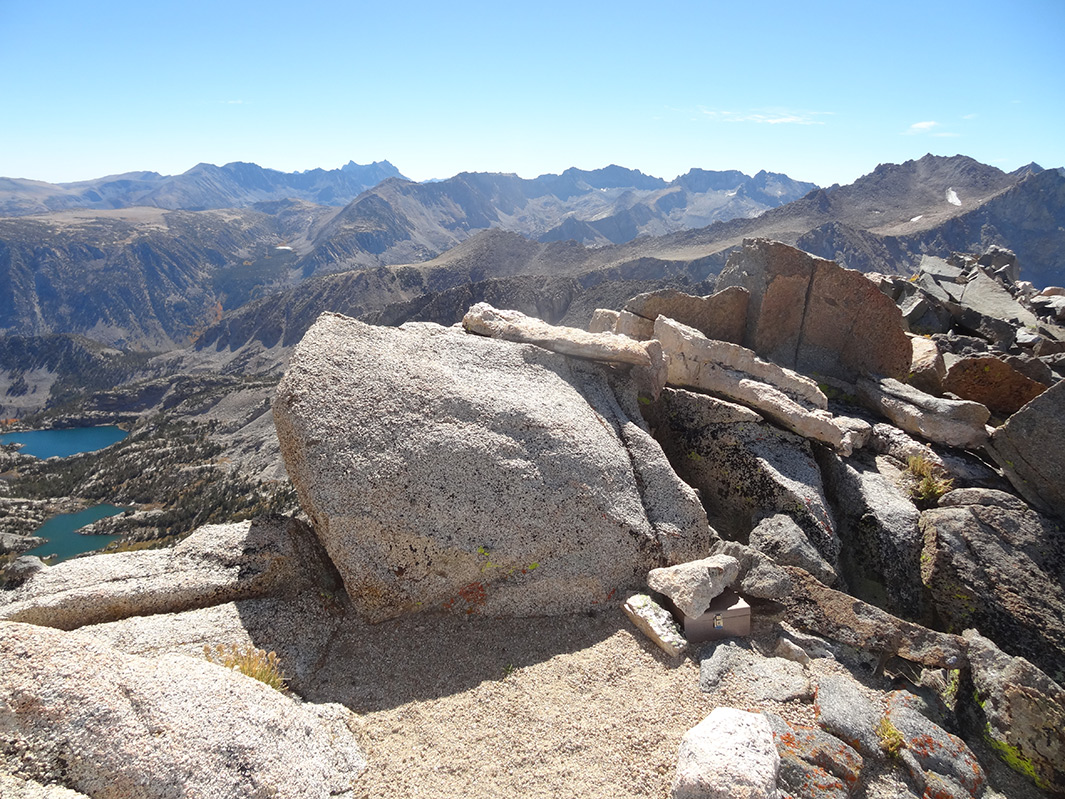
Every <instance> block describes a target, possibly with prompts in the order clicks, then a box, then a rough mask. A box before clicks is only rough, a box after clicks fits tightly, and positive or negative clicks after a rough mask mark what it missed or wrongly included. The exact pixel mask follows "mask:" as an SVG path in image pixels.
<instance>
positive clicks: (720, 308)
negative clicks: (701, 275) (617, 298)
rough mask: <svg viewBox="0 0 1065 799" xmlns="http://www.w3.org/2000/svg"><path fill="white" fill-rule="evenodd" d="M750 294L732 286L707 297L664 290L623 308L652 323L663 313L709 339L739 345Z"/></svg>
mask: <svg viewBox="0 0 1065 799" xmlns="http://www.w3.org/2000/svg"><path fill="white" fill-rule="evenodd" d="M749 297H750V295H749V294H748V292H747V291H746V290H744V289H742V288H738V287H735V286H733V287H732V288H727V289H725V290H724V291H719V292H717V293H716V294H711V295H710V296H708V297H695V296H693V295H691V294H683V293H681V292H679V291H675V290H673V289H663V290H662V291H652V292H649V293H647V294H639V295H637V296H635V297H633V298H632V299H631V300H629V301H628V302H627V303H625V310H626V311H628V312H630V313H633V314H636V315H637V316H641V317H643V318H644V319H650V320H651V322H652V323H653V322H654V320H655V319H657V318H658V317H659V316H665V317H668V318H669V319H672V320H674V321H675V322H680V323H681V324H682V325H687V326H688V327H694V328H695V329H696V330H698V331H699V332H700V333H702V334H703V335H704V336H706V337H707V338H709V339H716V340H717V341H730V342H732V343H733V344H741V343H742V342H743V331H744V329H745V327H746V324H747V302H748V299H749ZM619 332H622V331H619Z"/></svg>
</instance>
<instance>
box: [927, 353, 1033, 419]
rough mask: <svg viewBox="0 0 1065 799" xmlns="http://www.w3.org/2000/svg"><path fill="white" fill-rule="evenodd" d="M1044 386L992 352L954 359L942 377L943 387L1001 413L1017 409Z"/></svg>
mask: <svg viewBox="0 0 1065 799" xmlns="http://www.w3.org/2000/svg"><path fill="white" fill-rule="evenodd" d="M1046 388H1047V387H1046V386H1045V385H1043V384H1042V383H1040V382H1038V381H1035V380H1033V379H1032V378H1030V377H1028V376H1027V375H1024V374H1022V373H1021V372H1019V371H1017V370H1016V369H1014V368H1013V367H1012V366H1010V364H1008V363H1007V362H1006V361H1004V360H1002V359H1001V358H996V357H995V356H993V355H985V356H982V357H979V356H977V357H969V358H961V359H959V360H958V361H955V362H954V363H953V364H951V366H950V369H948V370H947V376H946V379H945V380H944V381H943V390H944V391H949V392H950V393H951V394H956V395H957V396H959V397H961V398H962V399H966V400H972V401H973V402H979V403H980V404H981V405H986V406H987V409H988V410H989V411H991V412H992V413H996V414H999V415H1000V416H1009V415H1010V414H1011V413H1016V412H1017V411H1019V410H1020V409H1021V408H1023V407H1024V406H1025V405H1027V404H1028V403H1029V402H1031V401H1032V400H1034V399H1035V398H1036V397H1038V396H1039V395H1040V394H1042V393H1043V392H1044V391H1046Z"/></svg>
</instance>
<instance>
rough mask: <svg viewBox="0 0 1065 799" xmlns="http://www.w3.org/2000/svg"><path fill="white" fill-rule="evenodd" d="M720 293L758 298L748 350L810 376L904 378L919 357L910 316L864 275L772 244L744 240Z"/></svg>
mask: <svg viewBox="0 0 1065 799" xmlns="http://www.w3.org/2000/svg"><path fill="white" fill-rule="evenodd" d="M717 286H718V288H719V289H724V288H728V287H730V286H741V287H743V288H746V289H747V290H748V291H749V292H750V303H749V305H748V310H747V330H746V333H745V335H744V339H743V344H744V346H746V347H749V348H750V349H752V350H754V351H755V352H757V353H758V354H759V355H761V356H762V357H764V358H768V359H769V360H771V361H774V362H776V363H779V364H781V365H782V366H787V367H789V368H792V369H797V370H799V371H801V372H804V373H806V374H822V375H828V376H832V377H836V378H839V379H842V380H847V381H849V382H854V380H856V379H857V378H858V377H859V376H860V375H883V376H886V377H894V378H897V379H900V380H901V379H904V378H905V377H906V375H907V374H908V373H909V371H910V361H911V359H912V352H911V347H910V341H909V339H908V338H907V337H906V334H905V332H904V328H903V323H902V312H901V311H900V310H899V308H898V307H897V306H896V305H895V303H894V302H893V301H892V300H891V298H890V297H888V296H887V295H885V294H882V293H881V292H880V290H879V289H878V288H877V287H876V284H874V283H873V282H872V281H871V280H868V279H867V278H866V277H865V276H864V275H863V274H862V273H861V272H857V271H854V270H851V269H843V268H842V267H840V266H839V265H838V264H836V263H835V262H834V261H826V260H824V259H823V258H817V257H816V256H813V255H810V254H808V253H805V252H803V251H802V250H797V249H795V248H794V247H789V246H788V245H786V244H781V243H780V242H776V241H770V240H768V239H744V242H743V248H742V249H741V250H738V251H736V252H734V253H733V254H732V255H730V256H729V259H728V263H727V264H726V265H725V268H724V269H723V270H722V272H721V276H720V277H719V278H718V282H717Z"/></svg>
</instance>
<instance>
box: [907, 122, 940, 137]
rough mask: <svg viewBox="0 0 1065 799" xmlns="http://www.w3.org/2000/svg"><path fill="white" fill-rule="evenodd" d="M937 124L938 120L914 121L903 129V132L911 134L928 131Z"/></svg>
mask: <svg viewBox="0 0 1065 799" xmlns="http://www.w3.org/2000/svg"><path fill="white" fill-rule="evenodd" d="M938 125H939V123H938V122H932V121H928V122H914V123H913V124H912V125H910V126H909V127H908V128H906V130H904V131H903V134H904V135H906V136H913V135H914V134H917V133H928V132H930V131H931V130H932V128H934V127H937V126H938Z"/></svg>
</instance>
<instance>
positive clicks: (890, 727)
mask: <svg viewBox="0 0 1065 799" xmlns="http://www.w3.org/2000/svg"><path fill="white" fill-rule="evenodd" d="M876 737H877V738H879V739H880V748H881V749H883V750H884V751H885V752H886V753H887V754H888V756H889V757H898V756H899V753H900V752H901V751H902V750H903V749H905V748H906V739H905V738H903V737H902V733H901V732H899V731H898V729H897V728H896V727H895V725H894V724H892V723H891V720H890V719H889V718H888V717H887V716H884V717H883V718H881V719H880V723H879V724H877V725H876Z"/></svg>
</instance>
